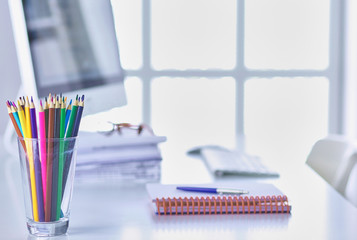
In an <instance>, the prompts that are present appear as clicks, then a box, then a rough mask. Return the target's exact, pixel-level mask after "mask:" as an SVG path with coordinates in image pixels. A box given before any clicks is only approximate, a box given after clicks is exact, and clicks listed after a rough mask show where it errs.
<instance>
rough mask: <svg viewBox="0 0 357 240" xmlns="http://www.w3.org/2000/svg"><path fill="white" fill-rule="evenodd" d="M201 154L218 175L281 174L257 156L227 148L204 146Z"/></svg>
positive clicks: (274, 175) (262, 175)
mask: <svg viewBox="0 0 357 240" xmlns="http://www.w3.org/2000/svg"><path fill="white" fill-rule="evenodd" d="M201 155H202V157H203V159H204V160H205V161H206V164H207V167H208V168H209V170H210V171H211V172H212V173H213V174H215V175H216V176H223V175H241V176H261V177H278V176H279V174H278V173H277V172H275V171H272V170H270V169H269V168H267V167H266V166H265V165H264V164H263V163H262V162H261V160H260V158H259V157H257V156H251V155H247V154H242V153H239V152H237V151H230V150H225V149H212V148H203V149H202V150H201Z"/></svg>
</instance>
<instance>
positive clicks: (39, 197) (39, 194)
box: [30, 97, 45, 222]
mask: <svg viewBox="0 0 357 240" xmlns="http://www.w3.org/2000/svg"><path fill="white" fill-rule="evenodd" d="M30 118H31V132H32V138H33V139H37V121H36V109H35V105H34V103H33V98H32V97H31V103H30ZM32 149H33V158H34V159H33V161H34V166H35V181H36V194H37V207H38V216H39V221H40V222H43V221H44V220H45V213H44V204H43V186H42V172H41V161H40V153H39V148H38V142H37V141H36V140H34V141H32Z"/></svg>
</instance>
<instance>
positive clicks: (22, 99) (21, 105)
mask: <svg viewBox="0 0 357 240" xmlns="http://www.w3.org/2000/svg"><path fill="white" fill-rule="evenodd" d="M19 107H21V108H22V110H23V111H25V97H23V98H21V97H20V100H19Z"/></svg>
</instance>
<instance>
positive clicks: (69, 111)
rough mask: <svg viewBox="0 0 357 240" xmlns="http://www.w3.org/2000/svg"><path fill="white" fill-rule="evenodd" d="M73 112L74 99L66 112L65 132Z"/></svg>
mask: <svg viewBox="0 0 357 240" xmlns="http://www.w3.org/2000/svg"><path fill="white" fill-rule="evenodd" d="M71 111H72V99H71V101H70V102H69V104H68V107H67V110H66V119H65V127H64V131H65V132H66V129H67V126H68V121H69V116H70V115H71Z"/></svg>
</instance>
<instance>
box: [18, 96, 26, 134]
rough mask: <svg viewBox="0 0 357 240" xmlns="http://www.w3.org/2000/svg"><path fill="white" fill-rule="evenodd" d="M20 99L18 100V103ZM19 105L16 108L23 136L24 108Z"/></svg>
mask: <svg viewBox="0 0 357 240" xmlns="http://www.w3.org/2000/svg"><path fill="white" fill-rule="evenodd" d="M19 102H20V101H18V103H19ZM18 105H19V108H18V109H17V114H18V115H19V119H20V123H21V128H22V133H23V135H22V136H23V137H25V135H26V133H25V130H26V128H25V113H24V109H23V108H22V107H20V104H18Z"/></svg>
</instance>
